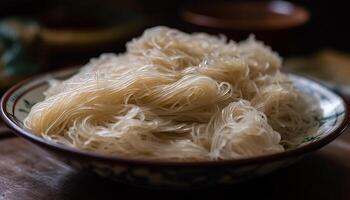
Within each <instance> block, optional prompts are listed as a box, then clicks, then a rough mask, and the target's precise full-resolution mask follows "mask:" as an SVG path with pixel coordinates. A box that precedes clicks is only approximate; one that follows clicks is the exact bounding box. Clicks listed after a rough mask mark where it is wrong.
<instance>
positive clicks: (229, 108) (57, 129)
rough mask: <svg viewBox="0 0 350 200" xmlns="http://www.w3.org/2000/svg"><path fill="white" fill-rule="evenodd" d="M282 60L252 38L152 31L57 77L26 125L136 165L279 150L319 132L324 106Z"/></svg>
mask: <svg viewBox="0 0 350 200" xmlns="http://www.w3.org/2000/svg"><path fill="white" fill-rule="evenodd" d="M281 63H282V61H281V58H280V57H279V56H278V55H277V54H276V53H274V52H272V51H271V50H270V49H269V48H268V47H266V46H264V45H263V44H262V43H261V42H257V41H255V39H254V38H249V39H248V40H247V41H244V42H241V43H236V42H234V41H227V40H226V39H225V38H223V37H215V36H210V35H207V34H203V33H196V34H186V33H183V32H180V31H178V30H174V29H170V28H167V27H155V28H152V29H148V30H146V31H145V32H144V34H143V35H142V36H141V37H140V38H137V39H134V40H132V41H131V42H129V43H128V44H127V51H126V53H124V54H119V55H115V54H103V55H102V56H100V57H99V58H97V59H92V60H91V61H90V62H89V63H88V64H86V65H85V66H84V67H82V68H81V70H80V71H79V73H77V74H76V75H74V76H73V77H71V78H69V79H67V80H65V81H57V80H52V81H51V82H50V88H49V89H48V90H47V91H46V92H45V96H46V98H45V100H44V101H42V102H39V103H37V104H36V105H34V106H33V108H32V109H31V111H30V113H29V115H28V116H27V118H26V119H25V121H24V124H25V126H26V127H27V128H28V129H30V130H31V131H32V132H34V133H35V134H38V135H41V136H42V137H44V138H46V139H48V140H52V141H55V142H57V143H60V144H64V145H68V146H72V147H75V148H79V149H83V150H88V151H94V152H98V153H104V154H109V155H117V156H129V157H133V158H139V159H161V160H179V161H189V160H223V159H238V158H244V157H252V156H258V155H263V154H271V153H276V152H281V151H284V150H285V149H286V148H292V147H293V146H294V145H295V144H297V143H298V142H300V140H301V139H302V138H303V136H304V135H305V134H307V133H310V131H312V130H314V128H316V127H317V126H318V123H317V120H316V118H315V117H317V115H318V105H317V104H315V103H314V102H311V101H312V99H311V100H310V98H311V97H308V96H306V95H304V94H302V93H300V92H299V91H298V90H296V88H294V86H293V84H292V82H291V81H290V80H289V79H288V76H286V75H285V74H283V73H282V72H280V67H281Z"/></svg>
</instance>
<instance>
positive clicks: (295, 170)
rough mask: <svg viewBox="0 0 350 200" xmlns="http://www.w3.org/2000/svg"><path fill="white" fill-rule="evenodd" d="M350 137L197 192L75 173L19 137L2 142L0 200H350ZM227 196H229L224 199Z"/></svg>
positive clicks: (0, 153) (0, 151)
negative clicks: (272, 170)
mask: <svg viewBox="0 0 350 200" xmlns="http://www.w3.org/2000/svg"><path fill="white" fill-rule="evenodd" d="M349 134H350V132H348V133H344V134H343V135H342V136H341V137H340V138H338V139H337V140H335V141H334V142H332V143H331V144H329V145H328V146H326V147H325V148H323V149H321V150H320V151H318V152H316V153H313V154H311V155H310V156H308V157H306V158H304V159H303V160H301V161H299V162H298V163H296V164H294V165H292V166H290V167H288V168H286V169H283V170H279V171H277V172H275V173H272V174H270V175H267V176H264V177H261V178H257V179H255V180H251V181H248V182H245V183H241V184H236V185H231V186H225V187H223V186H220V187H214V188H207V189H201V190H192V191H159V190H146V189H140V188H134V187H130V186H126V185H123V184H119V183H115V182H112V181H110V180H107V179H103V178H100V177H98V176H96V175H94V174H90V173H89V172H85V171H76V170H74V169H72V168H71V167H69V166H67V165H65V164H63V163H61V162H58V161H56V160H54V159H52V158H51V157H50V156H48V155H47V154H46V153H45V152H43V151H42V150H40V149H38V148H36V147H34V146H33V145H31V144H28V143H27V142H26V141H24V140H23V139H21V138H17V137H14V136H9V137H2V138H0V200H17V199H18V200H47V199H49V200H56V199H57V200H61V199H68V200H70V199H86V200H88V199H124V198H127V199H129V198H132V197H136V196H139V195H142V198H147V199H148V198H152V199H169V198H170V199H179V200H180V199H185V198H193V199H194V198H196V199H202V198H204V199H205V197H210V196H213V197H212V198H224V197H225V196H227V197H225V198H229V199H250V198H254V199H256V198H263V199H271V200H273V199H278V200H281V199H283V200H287V199H291V200H297V199H318V200H323V199H337V200H343V199H344V200H345V199H346V200H348V199H350V135H349ZM223 195H225V196H223Z"/></svg>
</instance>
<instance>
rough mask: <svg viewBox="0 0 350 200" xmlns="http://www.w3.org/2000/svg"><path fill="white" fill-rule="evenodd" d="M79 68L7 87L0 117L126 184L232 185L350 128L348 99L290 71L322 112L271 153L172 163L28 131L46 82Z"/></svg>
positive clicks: (70, 159) (68, 159) (81, 165)
mask: <svg viewBox="0 0 350 200" xmlns="http://www.w3.org/2000/svg"><path fill="white" fill-rule="evenodd" d="M76 72H77V69H76V68H74V69H66V70H61V71H58V72H54V73H50V74H45V75H40V76H37V77H35V78H32V79H29V80H25V81H23V82H20V83H18V84H17V85H15V86H13V87H12V88H11V89H9V90H8V91H7V92H6V93H5V94H4V95H3V97H2V100H1V115H2V118H3V119H4V121H5V123H6V124H7V125H8V126H9V127H10V128H11V129H12V130H13V131H14V133H16V134H17V135H18V136H21V137H23V138H24V139H25V140H27V141H29V142H30V143H32V144H34V145H36V146H38V147H40V148H42V149H44V150H46V151H47V152H49V153H50V154H51V155H52V156H53V157H55V158H56V159H58V160H60V161H63V162H65V163H67V164H68V165H70V166H72V167H74V168H77V169H87V170H90V171H92V172H95V173H97V174H99V175H101V176H103V177H106V178H110V179H113V180H116V181H119V182H123V183H126V184H131V185H136V186H143V187H152V188H155V187H156V188H171V189H182V188H194V187H204V186H210V185H217V184H231V183H237V182H240V181H243V180H248V179H251V178H254V177H257V176H261V175H264V174H268V173H270V172H272V171H275V170H277V169H280V168H283V167H287V166H288V165H290V164H292V163H294V162H295V161H297V160H298V159H300V158H302V157H303V156H305V155H307V154H308V153H310V152H312V151H314V150H317V149H319V148H321V147H323V146H324V145H326V144H327V143H329V142H331V141H332V140H334V139H335V138H336V137H337V136H339V135H340V134H341V133H342V132H343V131H344V129H345V128H346V126H347V124H348V121H349V113H348V112H349V111H348V108H347V104H346V102H345V101H344V99H343V98H342V97H340V96H338V95H337V94H335V93H334V92H332V91H331V90H329V89H327V88H326V87H324V86H322V85H320V84H319V83H316V82H314V81H312V80H309V79H307V78H303V77H301V76H297V75H292V74H289V76H290V78H291V80H292V81H293V82H294V84H295V86H296V87H297V88H299V89H300V90H301V91H303V92H305V93H307V94H309V95H313V96H315V97H316V98H318V99H319V101H320V106H321V109H322V111H323V116H322V117H321V119H320V127H319V128H318V130H317V131H316V132H315V134H313V135H311V136H308V137H305V138H304V140H303V141H302V142H301V143H300V144H299V145H298V147H296V148H294V149H291V150H286V151H284V152H280V153H275V154H271V155H263V156H257V157H250V158H242V159H236V160H223V161H199V162H198V161H197V162H174V161H173V162H172V161H152V160H136V159H133V158H126V157H118V156H110V155H102V154H98V153H93V152H88V151H82V150H78V149H75V148H71V147H68V146H63V145H59V144H56V143H53V142H50V141H47V140H45V139H43V138H41V137H39V136H37V135H35V134H33V133H31V132H30V131H29V130H26V128H24V126H23V119H24V118H25V117H26V116H27V114H28V112H29V111H30V109H31V107H32V106H33V105H34V104H35V103H36V102H39V101H42V100H43V98H44V95H43V91H45V90H46V89H47V88H48V83H47V80H48V79H50V78H52V77H54V78H56V79H61V80H63V79H66V78H68V77H70V76H72V75H73V74H74V73H76Z"/></svg>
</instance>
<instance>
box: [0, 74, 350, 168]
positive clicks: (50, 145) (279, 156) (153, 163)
mask: <svg viewBox="0 0 350 200" xmlns="http://www.w3.org/2000/svg"><path fill="white" fill-rule="evenodd" d="M65 70H67V69H65ZM60 71H64V70H58V71H55V72H51V73H45V74H42V75H37V76H34V77H32V78H28V79H26V80H23V81H21V82H19V83H17V84H16V85H14V86H13V87H11V88H10V89H9V90H8V91H7V92H6V93H5V94H4V95H3V96H2V98H1V103H0V104H1V105H0V106H1V117H2V118H3V120H4V122H5V124H6V125H7V126H8V127H9V128H10V129H12V130H13V131H14V133H15V134H16V135H18V136H21V137H23V138H25V139H27V140H29V141H30V142H32V143H35V144H37V145H39V146H43V147H45V148H47V149H50V150H52V151H55V152H56V153H62V154H66V156H68V157H70V158H73V157H76V158H79V159H94V160H96V161H103V162H107V163H111V164H112V163H115V164H120V165H127V166H148V167H212V166H223V167H236V166H242V165H254V164H260V163H266V162H273V161H279V160H283V159H288V158H293V157H299V156H301V155H302V154H306V153H308V152H311V151H315V150H317V149H319V148H321V147H323V146H324V145H326V144H328V143H329V142H331V141H332V140H334V139H335V138H336V137H338V136H339V135H341V133H342V132H343V131H344V130H345V129H346V127H347V125H348V123H349V119H350V118H349V106H348V105H349V103H348V101H347V100H346V98H344V97H343V96H342V95H340V94H336V93H334V92H333V91H331V92H332V93H333V94H334V95H336V96H338V97H339V98H340V99H342V101H343V105H344V108H345V111H344V112H345V113H344V114H345V117H344V120H343V121H342V123H341V124H340V125H339V126H338V127H337V128H336V129H335V130H333V132H331V133H330V134H329V135H327V136H325V137H324V138H322V139H320V140H317V141H315V142H312V143H309V144H306V145H305V146H302V147H298V148H296V149H291V150H287V151H283V152H279V153H275V154H269V155H263V156H256V157H250V158H241V159H235V160H220V161H185V162H178V161H159V160H140V159H139V160H137V159H132V158H125V157H117V156H108V155H103V154H98V153H93V152H87V151H81V150H78V149H75V148H72V147H68V146H63V145H59V144H56V143H54V142H50V141H48V140H45V139H44V138H41V137H39V136H36V135H35V134H34V133H32V132H30V131H28V130H24V129H22V128H21V127H19V126H17V125H16V123H15V122H13V121H12V120H11V119H10V118H9V113H7V111H6V103H7V101H8V99H9V97H10V96H11V95H12V94H13V93H14V92H15V91H16V90H17V89H19V88H21V87H22V86H23V85H25V84H26V83H28V82H31V81H33V80H35V79H37V78H39V77H43V76H47V75H49V74H54V73H57V72H60ZM309 80H310V79H309ZM311 81H313V82H315V83H316V84H318V85H320V86H321V87H323V88H325V89H327V90H329V89H328V88H327V87H326V86H324V85H323V84H322V83H320V82H319V81H314V80H311ZM38 84H39V83H38Z"/></svg>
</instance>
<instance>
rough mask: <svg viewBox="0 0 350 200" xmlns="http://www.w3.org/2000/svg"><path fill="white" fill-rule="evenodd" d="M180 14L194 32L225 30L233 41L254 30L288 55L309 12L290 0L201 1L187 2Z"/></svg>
mask: <svg viewBox="0 0 350 200" xmlns="http://www.w3.org/2000/svg"><path fill="white" fill-rule="evenodd" d="M180 17H181V19H182V20H183V21H184V22H185V23H186V24H187V28H188V29H191V31H205V32H210V33H223V34H225V35H227V36H228V37H229V38H233V39H234V40H242V39H245V38H246V37H247V35H249V34H250V33H253V34H255V35H256V37H257V38H258V39H259V40H263V41H265V42H266V43H268V44H271V46H272V47H273V48H274V49H276V50H277V51H280V52H282V53H284V54H286V53H290V52H291V51H293V48H295V47H293V44H295V42H294V41H295V38H293V34H295V33H296V31H298V28H299V27H301V26H302V25H304V24H305V23H306V22H307V21H308V20H309V17H310V14H309V12H308V11H307V10H306V9H305V8H303V7H300V6H298V5H295V4H292V3H290V2H287V1H218V2H215V3H213V2H212V1H205V2H201V1H199V2H197V3H190V4H188V5H186V6H185V7H184V8H183V9H182V11H181V12H180Z"/></svg>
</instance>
